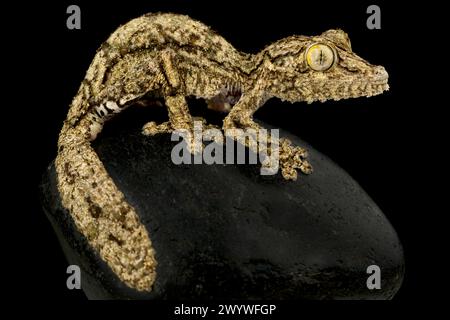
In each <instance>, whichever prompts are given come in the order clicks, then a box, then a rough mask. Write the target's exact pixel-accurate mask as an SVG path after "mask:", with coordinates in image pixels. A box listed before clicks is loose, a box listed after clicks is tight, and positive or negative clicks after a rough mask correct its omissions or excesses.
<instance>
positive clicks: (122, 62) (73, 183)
mask: <svg viewBox="0 0 450 320" xmlns="http://www.w3.org/2000/svg"><path fill="white" fill-rule="evenodd" d="M388 88H389V86H388V74H387V72H386V70H385V69H384V68H383V67H382V66H376V65H372V64H370V63H369V62H367V61H365V60H364V59H362V58H361V57H359V56H358V55H356V54H355V53H354V52H353V51H352V48H351V44H350V40H349V37H348V35H347V34H346V33H345V32H344V31H342V30H340V29H331V30H328V31H325V32H323V33H321V34H320V35H316V36H301V35H295V36H289V37H286V38H283V39H281V40H278V41H276V42H274V43H272V44H269V45H268V46H266V47H265V48H264V49H263V50H261V51H260V52H259V53H256V54H248V53H243V52H240V51H239V50H237V49H236V48H234V47H233V46H232V45H231V44H230V43H229V42H227V41H226V40H225V39H224V38H222V37H221V36H220V35H218V34H217V33H216V32H215V31H213V30H212V29H211V28H210V27H208V26H206V25H205V24H203V23H201V22H199V21H196V20H194V19H191V18H190V17H188V16H186V15H180V14H171V13H150V14H146V15H143V16H141V17H138V18H135V19H133V20H131V21H129V22H127V23H126V24H124V25H122V26H120V27H119V28H118V29H117V30H116V31H114V32H113V33H112V34H111V35H110V36H109V38H108V39H107V40H106V41H105V42H104V43H103V44H102V45H101V46H100V48H99V49H98V50H97V52H96V54H95V57H94V58H93V61H92V63H91V64H90V66H89V68H88V70H87V72H86V75H85V78H84V80H83V81H82V83H81V85H80V87H79V90H78V92H77V94H76V95H75V97H74V98H73V100H72V103H71V106H70V108H69V111H68V114H67V117H66V119H65V121H64V124H63V127H62V129H61V132H60V134H59V139H58V151H57V156H56V159H55V168H56V172H57V186H58V191H59V194H60V198H61V203H62V205H63V207H64V208H66V209H67V210H68V212H69V213H70V216H71V218H72V219H73V222H74V223H75V225H76V227H77V229H78V230H79V231H80V232H81V234H82V235H83V236H84V237H85V238H86V239H87V242H88V243H89V245H90V246H91V247H92V248H93V249H94V250H95V252H97V253H98V254H99V256H100V257H101V259H102V260H103V261H104V262H106V264H107V265H108V266H109V268H110V269H111V270H112V271H113V273H114V274H115V275H116V276H117V277H118V278H119V279H120V281H122V282H123V283H125V284H126V285H127V286H129V287H131V288H134V289H136V290H138V291H147V292H150V291H152V287H153V285H154V283H155V279H156V277H157V272H156V269H157V265H158V262H157V258H156V252H155V249H154V247H153V245H152V241H151V237H150V234H149V232H148V230H147V229H146V227H145V226H144V225H143V224H142V222H141V221H140V218H139V216H138V214H137V212H136V210H135V209H134V208H133V207H132V206H131V205H130V204H129V203H128V202H127V200H126V198H125V196H124V194H123V193H122V192H121V191H120V190H119V189H118V187H117V186H116V185H115V183H114V181H113V180H112V178H111V177H110V176H109V175H108V172H107V171H106V169H105V167H104V165H103V164H102V162H101V160H100V158H99V157H98V155H97V154H96V152H95V151H94V149H93V148H92V146H91V142H92V141H93V140H94V139H95V138H96V137H97V135H98V134H99V133H100V132H101V130H102V128H103V126H104V124H105V123H106V122H107V121H108V120H109V119H111V118H112V117H114V116H116V115H118V114H119V113H120V112H121V111H123V110H124V109H126V108H127V107H129V106H132V105H136V104H139V103H144V102H145V101H147V100H149V99H150V98H152V99H153V98H158V99H162V100H163V101H164V104H165V106H166V108H167V110H168V121H166V122H163V123H155V122H153V121H149V122H148V123H146V124H145V125H144V127H143V129H142V132H143V134H145V135H149V136H152V135H155V134H158V133H165V132H173V131H174V130H178V129H180V130H181V129H182V130H188V131H189V130H193V129H192V128H193V121H194V119H193V117H192V116H191V115H190V113H189V108H188V104H187V101H186V99H187V98H189V97H195V98H199V99H204V100H205V101H207V105H208V107H209V108H211V109H214V110H217V111H223V112H227V115H226V117H225V118H224V120H223V126H222V129H224V130H226V129H236V128H240V129H246V128H253V129H259V128H260V126H259V125H258V124H257V123H256V122H255V121H254V120H253V114H254V113H255V112H256V111H257V110H258V108H260V107H261V106H262V105H263V104H264V103H265V102H266V101H267V100H268V99H270V98H272V97H275V98H279V99H281V100H283V101H289V102H291V103H294V102H307V103H311V102H314V101H326V100H330V99H333V100H340V99H346V98H355V97H362V96H366V97H369V96H373V95H377V94H380V93H382V92H383V91H385V90H388ZM203 120H204V119H203ZM203 120H202V121H203ZM279 152H280V157H279V161H280V168H281V174H282V176H283V177H284V178H285V179H291V180H293V179H296V177H297V170H299V171H300V172H303V173H305V174H309V173H311V171H312V167H311V165H310V164H309V163H308V161H307V159H306V158H307V152H306V150H305V149H303V148H301V147H299V146H294V145H292V144H291V143H290V141H289V140H287V139H281V141H280V151H279ZM162 254H163V253H162Z"/></svg>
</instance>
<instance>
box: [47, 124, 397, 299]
mask: <svg viewBox="0 0 450 320" xmlns="http://www.w3.org/2000/svg"><path fill="white" fill-rule="evenodd" d="M266 127H267V126H266ZM280 136H284V137H288V138H290V139H291V141H292V142H293V143H294V144H296V145H299V146H304V147H306V148H307V149H308V150H309V161H310V162H311V164H312V165H313V167H314V173H313V174H311V175H308V176H305V175H299V179H298V180H297V181H295V182H293V181H285V180H284V179H283V178H282V177H281V175H280V173H278V174H277V175H274V176H261V175H260V171H259V165H237V164H234V165H233V164H227V165H206V164H201V165H199V164H197V165H193V164H192V165H187V164H184V165H175V164H173V162H172V161H171V151H172V148H173V147H174V146H175V144H177V142H172V141H171V140H170V135H159V136H155V137H146V136H143V135H141V134H140V131H139V130H131V129H130V128H128V129H123V130H116V131H115V132H112V131H109V132H105V133H104V134H103V135H102V136H101V137H99V138H98V140H97V141H95V142H94V148H95V149H96V151H97V153H98V154H99V157H100V158H101V160H102V161H103V163H104V165H105V167H106V169H107V170H108V172H109V174H110V175H111V177H112V178H113V179H114V181H115V183H116V184H117V186H118V187H119V189H120V190H122V192H123V193H124V194H125V196H126V198H127V200H128V202H129V203H130V204H131V205H133V206H134V207H135V208H136V210H137V212H138V214H139V215H140V217H141V221H142V222H143V223H144V224H145V226H146V227H147V230H148V232H149V235H150V237H151V240H152V243H153V246H154V248H155V250H156V258H157V261H158V267H157V278H156V282H155V284H154V287H153V290H152V292H150V293H142V292H137V291H135V290H133V289H130V288H128V287H127V286H126V285H124V284H123V283H121V282H120V280H119V279H118V278H117V277H116V276H115V275H114V274H113V273H112V271H111V270H110V269H109V268H108V267H107V265H106V264H105V263H104V262H102V261H101V260H100V258H99V256H98V255H97V254H96V253H95V252H94V251H93V250H92V249H91V248H90V246H89V245H88V243H87V241H86V239H85V238H84V237H83V236H82V235H81V234H80V233H79V232H78V231H77V230H76V228H75V226H74V224H73V221H72V220H71V218H70V216H69V215H68V213H67V211H66V210H65V209H64V208H63V207H62V206H61V203H60V198H59V194H58V191H57V188H56V174H55V169H54V166H53V164H51V165H50V166H49V167H48V170H47V172H46V173H45V175H44V179H43V182H42V185H41V186H40V188H41V194H42V204H43V208H44V210H45V212H46V214H47V217H48V218H49V220H50V221H51V223H52V225H53V227H54V229H55V232H56V233H57V235H58V238H59V241H60V243H61V246H62V248H63V250H64V253H65V255H66V257H67V259H68V261H69V263H70V264H76V265H79V266H80V268H81V272H82V288H83V290H84V292H85V293H86V295H87V297H88V298H90V299H228V298H232V299H389V298H392V297H393V296H394V294H395V293H396V292H397V290H398V289H399V287H400V285H401V283H402V280H403V275H404V260H403V251H402V247H401V244H400V242H399V239H398V237H397V235H396V233H395V231H394V229H393V228H392V226H391V225H390V223H389V221H388V220H387V219H386V217H385V216H384V215H383V213H382V212H381V211H380V209H379V208H378V207H377V205H376V204H375V203H374V202H373V201H372V199H371V198H370V197H369V196H368V195H367V194H366V193H365V192H364V190H362V188H361V187H360V186H359V185H358V183H357V182H355V181H354V180H353V179H352V178H351V177H350V176H349V175H348V174H347V173H346V172H345V171H343V170H342V169H341V168H339V167H338V166H337V165H336V164H335V163H333V162H332V161H331V160H330V159H328V158H327V157H326V156H324V155H323V154H321V153H319V152H318V151H316V150H314V149H313V148H312V147H311V146H309V145H307V144H306V143H305V142H303V141H302V140H300V139H299V138H297V137H294V136H292V135H289V134H287V133H285V132H280ZM370 265H377V266H379V267H380V270H381V289H372V290H370V289H368V287H367V278H368V277H369V276H370V274H368V273H367V268H368V266H370Z"/></svg>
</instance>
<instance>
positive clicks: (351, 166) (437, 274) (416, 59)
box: [4, 0, 445, 303]
mask: <svg viewBox="0 0 450 320" xmlns="http://www.w3.org/2000/svg"><path fill="white" fill-rule="evenodd" d="M372 3H373V2H372V1H361V2H359V3H343V2H342V1H329V2H324V1H320V2H319V1H286V0H277V1H270V2H265V1H209V2H204V1H153V0H152V1H131V0H127V1H121V2H112V1H95V2H94V1H90V2H88V1H79V0H74V1H58V2H56V1H54V3H53V2H50V3H33V4H29V5H24V6H23V7H21V8H17V9H14V11H13V12H12V13H11V11H9V12H10V14H11V15H12V16H13V17H16V19H15V22H14V24H13V25H10V27H9V28H10V30H14V31H16V32H14V34H16V36H15V37H14V39H12V40H11V41H10V42H7V43H8V45H7V49H9V50H8V52H9V53H10V54H12V55H13V56H16V57H17V58H19V60H20V61H21V62H22V63H20V64H18V65H19V67H21V66H23V67H24V68H23V69H24V70H21V71H20V72H18V73H16V76H17V75H18V76H17V77H14V78H12V79H11V82H13V83H14V84H17V85H15V86H14V87H15V88H19V90H18V91H19V92H17V93H16V92H14V93H13V92H10V94H11V95H14V102H13V103H12V104H11V106H12V107H11V108H9V109H10V110H12V111H13V113H15V115H13V116H11V117H10V118H9V119H10V120H6V118H5V120H4V127H5V128H6V127H9V125H11V127H12V126H13V124H14V123H15V122H14V120H15V119H24V121H23V126H22V127H21V128H20V129H17V127H14V128H15V129H14V131H9V132H10V135H9V137H8V138H7V139H5V140H7V141H10V142H11V141H12V144H11V146H10V149H9V150H13V153H14V154H15V155H17V157H13V164H12V166H11V167H8V168H11V172H10V173H12V175H13V176H14V179H13V180H12V182H11V188H10V191H12V195H11V198H10V202H11V203H13V206H12V211H11V209H9V211H11V212H12V213H11V215H14V218H18V221H16V222H15V223H14V224H13V227H12V228H11V230H5V232H6V233H8V231H9V232H11V233H13V234H14V236H13V237H12V238H9V239H10V240H11V239H13V242H14V244H15V245H14V246H9V245H8V247H9V248H12V255H13V256H14V260H13V261H15V262H14V263H11V264H9V265H8V267H10V268H11V272H14V273H17V271H18V270H20V271H21V276H20V277H19V278H20V279H21V280H24V282H23V284H22V282H20V284H18V283H17V282H14V281H13V282H14V283H15V287H16V289H18V292H20V293H19V294H20V296H22V295H23V293H24V292H25V293H26V292H38V294H36V295H34V294H32V295H31V296H32V297H35V298H36V299H39V298H43V299H46V300H50V301H53V300H55V299H65V300H69V301H72V300H74V299H84V295H83V293H82V292H81V291H76V290H74V291H69V290H67V288H66V285H65V281H66V273H65V271H66V267H67V262H66V261H65V258H64V256H63V254H62V251H61V250H60V248H59V245H58V242H57V240H56V237H55V235H54V234H53V230H52V229H51V227H50V224H49V223H48V221H47V220H46V218H45V216H44V213H43V212H42V210H41V208H40V205H39V201H38V190H37V187H38V184H39V181H40V177H41V175H42V173H43V172H44V170H45V168H46V166H47V165H48V163H49V162H50V161H51V160H52V159H53V158H54V157H55V155H56V142H57V136H58V132H59V129H60V128H61V125H62V122H63V120H64V118H65V115H66V113H67V111H68V107H69V104H70V102H71V99H72V97H73V96H74V95H75V93H76V91H77V89H78V86H79V84H80V82H81V80H82V79H83V77H84V74H85V72H86V70H87V68H88V66H89V64H90V61H91V60H92V58H93V56H94V54H95V50H96V49H97V48H98V47H99V46H100V44H101V42H102V41H104V40H105V39H106V38H107V37H108V35H109V34H110V33H111V32H112V31H114V30H115V29H116V28H117V27H118V26H119V25H120V24H123V23H126V22H127V21H129V20H130V19H131V18H134V17H137V16H139V15H141V14H143V13H147V12H156V11H165V12H177V13H185V14H188V15H190V16H191V17H192V18H195V19H198V20H200V21H202V22H204V23H206V24H207V25H210V26H211V27H212V28H213V29H215V30H216V31H217V32H218V33H219V34H221V35H222V36H224V37H225V38H226V39H227V40H229V41H230V42H231V43H232V44H233V45H234V46H235V47H236V48H238V49H240V50H242V51H246V52H251V53H256V52H257V51H258V50H260V49H262V48H263V47H264V46H265V45H267V44H269V43H270V42H272V41H275V40H277V39H280V38H282V37H285V36H289V35H291V34H305V35H314V34H319V33H321V32H323V31H325V30H328V29H330V28H341V29H343V30H345V31H346V32H347V33H348V34H349V35H350V39H351V41H352V47H353V50H354V51H355V52H356V53H357V54H359V55H360V56H361V57H363V58H365V59H366V60H368V61H369V62H371V63H373V64H380V65H383V66H384V67H385V68H386V69H387V71H388V72H389V75H390V80H389V83H390V87H391V89H390V91H389V92H387V93H385V94H383V95H380V96H376V97H372V98H370V99H367V98H359V99H351V100H342V101H339V102H326V103H313V104H311V105H307V104H306V103H297V104H293V105H291V104H289V103H281V102H280V101H275V100H270V101H269V102H268V103H266V105H265V106H264V107H263V108H262V109H261V110H259V111H258V112H257V114H256V118H259V119H262V120H264V121H266V122H268V123H270V124H272V125H275V126H277V127H282V128H284V129H287V130H289V131H291V132H293V133H295V134H297V135H299V136H300V137H302V138H303V139H305V140H306V141H308V142H309V143H310V144H312V145H313V146H314V147H315V148H316V149H318V150H319V151H321V152H323V153H324V154H326V155H328V156H329V157H330V158H331V159H333V160H334V161H335V162H336V163H338V164H339V165H340V166H341V167H342V168H344V169H345V170H346V171H348V172H349V173H350V175H352V176H353V177H354V178H355V180H356V181H358V182H359V183H360V184H361V186H362V187H363V189H365V190H366V191H367V193H368V194H369V195H370V196H371V197H372V198H373V199H374V201H375V202H376V203H377V204H378V206H379V207H380V208H381V210H382V211H383V212H384V213H385V215H386V216H387V217H388V219H389V220H390V221H391V223H392V225H393V226H394V228H395V229H396V230H397V232H398V235H399V238H400V240H401V242H402V244H403V247H404V250H405V259H406V276H405V280H404V283H403V286H402V288H401V289H400V291H399V293H398V294H397V296H396V297H395V300H396V301H397V303H401V301H408V300H411V299H416V300H424V299H425V300H427V299H437V298H439V295H437V294H435V293H433V291H431V290H430V289H429V288H430V287H429V285H430V284H433V285H439V284H440V280H439V279H440V278H441V277H444V274H445V269H444V266H443V265H440V263H443V262H442V260H441V258H440V255H441V254H442V253H440V254H439V251H438V248H437V246H436V245H435V244H436V243H438V242H439V240H438V239H437V235H436V232H434V231H433V228H434V227H436V225H438V224H439V223H438V221H437V220H436V219H437V217H438V214H439V213H438V212H437V210H435V209H434V207H433V206H434V205H433V202H432V201H425V193H427V192H428V191H430V190H431V189H432V188H433V186H432V185H430V184H429V183H427V182H426V178H427V177H428V175H429V174H430V172H433V170H434V169H433V159H432V157H430V151H429V150H430V148H431V146H430V144H429V141H428V140H427V139H426V138H425V133H426V132H427V131H428V130H429V129H428V128H429V127H430V126H432V125H433V123H431V122H430V121H431V120H430V118H429V116H430V115H429V112H428V111H429V110H430V108H431V104H432V103H431V102H430V101H429V100H428V98H429V97H428V98H427V100H426V99H425V94H427V93H428V92H429V91H427V89H424V88H425V86H427V85H428V84H430V81H432V80H431V79H429V78H424V77H423V76H419V75H418V72H421V71H424V69H426V68H427V67H428V65H427V62H426V61H421V59H420V56H421V55H422V54H424V52H425V53H426V50H427V48H426V47H425V48H421V46H422V44H421V43H422V42H418V39H421V40H420V41H425V42H431V40H429V39H428V37H429V35H427V34H426V31H425V28H426V27H427V22H426V21H427V20H426V18H430V16H429V15H430V13H428V11H427V10H428V9H434V10H439V9H437V8H432V6H431V5H430V6H426V5H425V6H424V5H423V4H422V6H420V7H416V6H414V5H413V4H409V3H407V4H404V3H403V4H402V3H397V6H394V5H393V3H388V2H381V1H377V2H374V3H376V4H378V5H379V6H380V7H381V30H369V29H367V27H366V19H367V17H368V14H366V8H367V6H368V5H370V4H372ZM70 4H78V5H79V6H80V7H81V30H68V29H67V28H66V19H67V17H68V15H67V14H66V8H67V6H68V5H70ZM4 15H8V11H5V12H4ZM25 25H26V26H27V27H25ZM424 39H425V40H424ZM19 48H20V49H19ZM22 48H23V49H22ZM11 49H12V50H11ZM12 66H14V64H13V65H12ZM19 69H22V68H19ZM7 94H8V93H7ZM195 108H197V109H198V108H200V109H201V105H200V107H198V106H197V107H195ZM200 112H201V111H200ZM148 120H150V119H148ZM11 137H12V138H13V139H11ZM431 155H432V153H431ZM15 165H19V168H20V169H14V168H16V166H15ZM434 174H436V173H434ZM24 195H26V196H24ZM6 278H8V277H6ZM15 278H16V279H17V277H11V279H7V280H14V279H15ZM27 296H28V297H30V295H27Z"/></svg>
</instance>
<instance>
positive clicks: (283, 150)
mask: <svg viewBox="0 0 450 320" xmlns="http://www.w3.org/2000/svg"><path fill="white" fill-rule="evenodd" d="M279 148H280V149H279V161H280V169H281V174H282V175H283V178H285V179H286V180H297V169H298V170H300V172H302V173H304V174H310V173H312V171H313V169H312V166H311V164H310V163H309V162H308V161H307V160H306V158H307V157H308V152H307V151H306V149H304V148H301V147H297V146H293V145H292V144H291V141H290V140H288V139H285V138H281V139H280V146H279Z"/></svg>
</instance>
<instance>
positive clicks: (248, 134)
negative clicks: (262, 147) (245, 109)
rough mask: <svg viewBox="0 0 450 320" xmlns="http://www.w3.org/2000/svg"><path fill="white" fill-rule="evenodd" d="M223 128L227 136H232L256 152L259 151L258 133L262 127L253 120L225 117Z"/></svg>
mask: <svg viewBox="0 0 450 320" xmlns="http://www.w3.org/2000/svg"><path fill="white" fill-rule="evenodd" d="M222 129H223V131H224V133H225V135H226V136H227V137H230V138H232V139H234V140H236V141H239V142H240V143H242V144H244V145H245V146H246V147H248V148H249V149H251V150H252V151H254V152H258V133H259V130H260V129H261V127H260V126H259V125H258V124H257V123H256V122H254V121H253V120H250V119H249V120H246V121H242V122H240V121H235V120H233V119H229V118H225V120H224V121H223V126H222Z"/></svg>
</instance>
